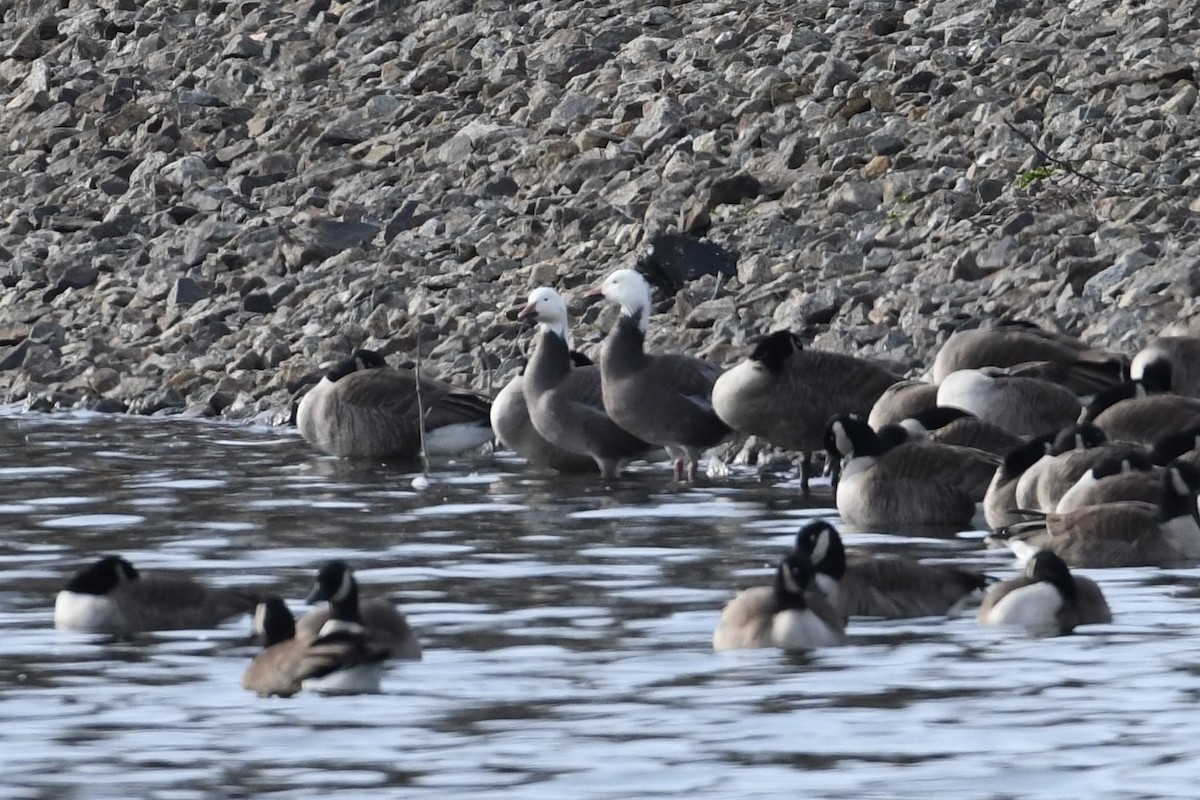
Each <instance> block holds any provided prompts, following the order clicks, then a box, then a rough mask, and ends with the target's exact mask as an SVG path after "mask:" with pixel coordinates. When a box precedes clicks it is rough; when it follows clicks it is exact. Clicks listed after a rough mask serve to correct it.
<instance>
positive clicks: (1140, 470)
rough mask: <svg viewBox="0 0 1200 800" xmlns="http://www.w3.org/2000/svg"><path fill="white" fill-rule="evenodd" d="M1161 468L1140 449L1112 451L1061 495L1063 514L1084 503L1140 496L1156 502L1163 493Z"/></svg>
mask: <svg viewBox="0 0 1200 800" xmlns="http://www.w3.org/2000/svg"><path fill="white" fill-rule="evenodd" d="M1161 473H1162V470H1161V469H1156V468H1155V466H1154V465H1153V464H1152V463H1150V458H1149V457H1148V456H1146V455H1145V454H1144V453H1141V452H1136V451H1135V452H1131V453H1124V454H1121V453H1118V454H1113V455H1109V456H1108V457H1106V458H1105V459H1103V460H1102V461H1099V462H1097V463H1096V464H1095V465H1094V466H1092V467H1091V469H1089V470H1088V471H1087V472H1085V473H1084V474H1083V475H1082V476H1080V478H1079V480H1077V481H1075V483H1074V484H1072V486H1071V488H1069V489H1067V491H1066V492H1064V493H1063V496H1062V497H1060V498H1059V499H1058V505H1056V506H1055V507H1054V509H1053V510H1054V511H1057V512H1058V513H1060V514H1062V513H1065V512H1067V511H1073V510H1074V509H1076V508H1082V507H1083V506H1095V505H1100V504H1102V503H1115V502H1117V501H1120V500H1141V501H1143V502H1146V503H1157V502H1158V500H1159V498H1160V497H1161V496H1162V475H1161Z"/></svg>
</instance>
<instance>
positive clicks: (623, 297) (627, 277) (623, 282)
mask: <svg viewBox="0 0 1200 800" xmlns="http://www.w3.org/2000/svg"><path fill="white" fill-rule="evenodd" d="M596 295H603V296H604V298H605V299H606V300H610V301H611V302H614V303H616V304H618V305H619V306H621V313H622V314H623V315H624V316H626V317H629V318H630V319H632V320H633V321H634V322H636V323H637V325H638V328H639V329H640V330H641V331H643V332H644V331H645V330H646V328H647V327H649V325H650V310H651V309H650V303H651V298H650V284H649V283H647V282H646V279H645V277H643V276H642V273H640V272H638V271H637V270H632V269H619V270H617V271H616V272H614V273H612V274H610V275H609V276H608V277H607V278H605V279H604V281H603V282H602V283H601V284H600V285H599V286H597V287H596V288H594V289H592V290H591V291H590V292H588V296H589V297H594V296H596Z"/></svg>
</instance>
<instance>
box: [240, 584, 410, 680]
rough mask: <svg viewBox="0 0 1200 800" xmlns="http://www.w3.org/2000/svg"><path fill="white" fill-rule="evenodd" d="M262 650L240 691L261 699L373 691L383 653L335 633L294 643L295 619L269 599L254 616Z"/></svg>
mask: <svg viewBox="0 0 1200 800" xmlns="http://www.w3.org/2000/svg"><path fill="white" fill-rule="evenodd" d="M254 628H255V632H256V633H257V634H258V635H259V636H260V637H261V638H262V642H263V649H262V651H261V652H259V653H258V655H256V656H255V657H254V660H253V661H251V662H250V665H249V666H247V667H246V671H245V673H243V674H242V687H243V688H245V689H249V690H250V691H252V692H255V693H257V694H259V695H260V696H262V697H270V696H272V695H278V696H280V697H291V696H292V695H294V694H296V693H297V692H299V691H300V690H301V689H308V690H310V691H316V692H324V693H328V694H363V693H372V692H378V691H379V680H380V678H381V677H382V674H383V666H384V661H385V659H386V658H387V655H388V654H387V649H386V648H384V647H381V646H379V645H376V644H372V643H371V641H370V640H369V639H368V638H367V637H366V636H365V635H364V634H363V633H362V632H361V631H354V630H350V629H339V630H335V631H332V632H330V633H329V634H328V635H325V636H320V637H317V638H314V639H304V638H297V636H296V619H295V617H293V616H292V612H291V611H290V610H289V609H288V607H287V605H286V604H285V603H284V602H283V600H282V599H280V598H278V597H271V598H268V599H266V600H264V601H263V602H261V603H259V605H258V608H257V609H255V612H254Z"/></svg>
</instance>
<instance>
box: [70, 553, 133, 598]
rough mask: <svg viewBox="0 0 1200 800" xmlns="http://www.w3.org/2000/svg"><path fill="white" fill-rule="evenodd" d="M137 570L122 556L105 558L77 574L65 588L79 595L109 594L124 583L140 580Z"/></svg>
mask: <svg viewBox="0 0 1200 800" xmlns="http://www.w3.org/2000/svg"><path fill="white" fill-rule="evenodd" d="M139 577H140V576H139V574H138V571H137V568H136V567H134V566H133V564H130V563H129V562H128V561H126V560H125V559H123V558H121V557H120V556H104V557H103V558H101V559H100V560H98V561H96V562H95V563H93V564H92V565H90V566H89V567H87V568H86V569H84V570H82V571H81V572H79V573H77V574H76V575H75V576H74V577H72V578H71V580H70V581H68V582H67V585H66V586H65V587H63V588H64V589H65V590H66V591H68V592H75V593H77V594H95V595H103V594H108V593H109V592H111V591H112V590H113V589H115V588H117V587H118V586H120V585H121V584H123V583H129V582H130V581H136V580H137V579H138V578H139Z"/></svg>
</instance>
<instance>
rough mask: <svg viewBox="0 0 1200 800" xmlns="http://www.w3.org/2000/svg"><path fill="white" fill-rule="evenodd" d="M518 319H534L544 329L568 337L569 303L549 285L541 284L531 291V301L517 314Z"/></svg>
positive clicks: (564, 337)
mask: <svg viewBox="0 0 1200 800" xmlns="http://www.w3.org/2000/svg"><path fill="white" fill-rule="evenodd" d="M517 318H518V319H533V321H534V322H536V323H537V324H538V326H539V327H540V328H541V329H542V330H544V331H553V332H554V333H557V334H558V335H559V336H561V337H562V338H563V339H566V338H567V304H566V302H564V301H563V299H562V296H561V295H560V294H559V293H558V292H556V291H555V290H554V289H552V288H550V287H549V286H539V287H538V288H537V289H534V290H533V291H532V292H530V293H529V301H528V302H527V303H526V304H525V307H524V308H523V309H521V311H520V313H518V314H517Z"/></svg>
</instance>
